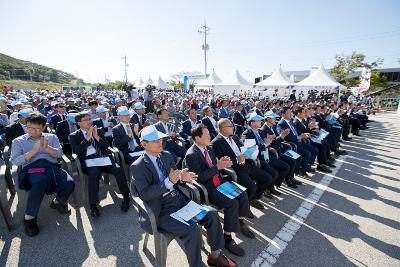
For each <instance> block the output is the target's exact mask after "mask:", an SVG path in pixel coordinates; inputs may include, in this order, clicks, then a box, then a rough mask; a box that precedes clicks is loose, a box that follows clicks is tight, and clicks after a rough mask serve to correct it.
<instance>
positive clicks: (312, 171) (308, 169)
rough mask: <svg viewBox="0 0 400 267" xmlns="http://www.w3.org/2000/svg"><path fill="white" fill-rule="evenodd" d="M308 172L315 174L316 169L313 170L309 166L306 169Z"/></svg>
mask: <svg viewBox="0 0 400 267" xmlns="http://www.w3.org/2000/svg"><path fill="white" fill-rule="evenodd" d="M306 172H311V173H314V172H315V169H314V168H311V167H310V166H308V167H307V168H306Z"/></svg>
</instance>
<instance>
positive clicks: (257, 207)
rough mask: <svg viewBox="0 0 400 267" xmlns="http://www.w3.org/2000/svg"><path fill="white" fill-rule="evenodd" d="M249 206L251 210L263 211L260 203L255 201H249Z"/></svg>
mask: <svg viewBox="0 0 400 267" xmlns="http://www.w3.org/2000/svg"><path fill="white" fill-rule="evenodd" d="M250 205H251V206H252V207H253V208H256V209H259V210H263V209H264V205H263V204H261V202H260V201H258V200H257V199H253V200H252V201H250Z"/></svg>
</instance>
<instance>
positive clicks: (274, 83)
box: [255, 65, 294, 90]
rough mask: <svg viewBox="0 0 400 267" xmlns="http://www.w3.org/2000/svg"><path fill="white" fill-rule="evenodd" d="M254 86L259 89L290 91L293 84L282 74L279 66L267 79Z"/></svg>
mask: <svg viewBox="0 0 400 267" xmlns="http://www.w3.org/2000/svg"><path fill="white" fill-rule="evenodd" d="M255 86H256V87H257V88H258V89H259V90H262V89H264V90H265V89H267V88H273V89H279V88H285V89H286V88H287V89H290V88H291V87H293V86H294V83H293V82H291V81H290V80H289V78H288V77H287V76H286V75H285V73H283V71H282V67H281V65H279V67H278V68H276V70H275V71H274V72H273V73H272V74H271V76H269V77H268V78H267V79H265V80H263V81H261V82H259V83H256V84H255Z"/></svg>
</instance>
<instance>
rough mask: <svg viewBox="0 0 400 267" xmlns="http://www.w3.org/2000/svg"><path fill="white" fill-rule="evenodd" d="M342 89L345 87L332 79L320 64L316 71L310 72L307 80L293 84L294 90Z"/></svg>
mask: <svg viewBox="0 0 400 267" xmlns="http://www.w3.org/2000/svg"><path fill="white" fill-rule="evenodd" d="M342 88H346V87H345V86H343V85H341V84H340V83H338V82H337V81H336V80H335V79H334V78H332V76H331V75H329V73H328V72H327V71H326V69H325V67H324V65H322V64H321V65H319V67H318V69H317V70H315V71H314V72H312V73H311V74H310V75H309V76H308V77H307V78H305V79H304V80H302V81H300V82H298V83H296V84H295V89H308V90H332V89H335V90H338V89H342Z"/></svg>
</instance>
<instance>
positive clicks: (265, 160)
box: [242, 113, 290, 198]
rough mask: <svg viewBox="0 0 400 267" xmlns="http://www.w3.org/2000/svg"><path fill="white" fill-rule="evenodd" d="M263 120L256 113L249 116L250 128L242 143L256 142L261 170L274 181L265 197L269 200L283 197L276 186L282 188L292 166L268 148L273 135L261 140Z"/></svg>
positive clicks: (245, 132) (244, 134)
mask: <svg viewBox="0 0 400 267" xmlns="http://www.w3.org/2000/svg"><path fill="white" fill-rule="evenodd" d="M263 120H264V118H263V117H261V116H259V115H258V114H256V113H251V114H250V115H249V118H248V125H249V128H248V129H247V130H246V131H244V132H243V136H242V142H244V140H245V139H254V140H255V141H256V144H257V146H258V150H259V154H258V159H259V161H260V165H261V168H262V169H263V170H264V171H266V172H267V173H269V174H270V175H271V177H272V180H273V182H272V183H271V185H270V186H269V188H268V189H269V191H266V192H265V193H264V195H265V196H266V197H268V198H272V197H273V196H272V195H277V196H279V195H281V193H280V192H279V191H277V190H276V189H275V187H274V186H276V187H280V186H281V184H282V181H283V180H284V179H285V178H286V177H287V176H288V175H289V172H290V166H289V165H288V164H287V163H285V162H284V161H282V160H280V159H278V158H276V156H275V155H274V154H273V153H270V151H269V149H268V147H269V146H270V144H271V143H272V141H273V139H274V137H273V136H272V135H269V136H267V137H266V138H261V135H260V133H259V129H260V128H261V121H263Z"/></svg>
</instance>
